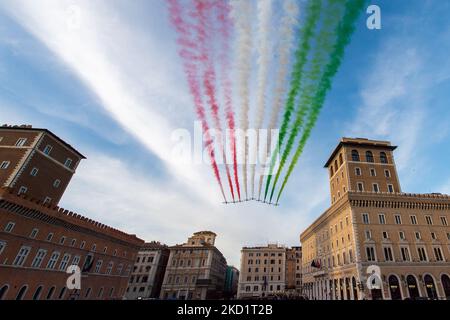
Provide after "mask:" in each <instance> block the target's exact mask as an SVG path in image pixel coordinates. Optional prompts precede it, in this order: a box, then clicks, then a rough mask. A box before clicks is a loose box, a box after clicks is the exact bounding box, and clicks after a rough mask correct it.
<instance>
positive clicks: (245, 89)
mask: <svg viewBox="0 0 450 320" xmlns="http://www.w3.org/2000/svg"><path fill="white" fill-rule="evenodd" d="M251 11H252V2H251V1H249V0H232V1H231V16H232V19H233V20H234V23H235V26H236V31H237V48H236V61H237V65H236V69H237V72H238V75H237V84H238V90H237V92H238V94H239V97H240V103H241V116H240V129H241V130H242V131H243V132H246V131H247V129H248V126H249V120H248V113H249V79H250V72H251V62H252V61H251V59H252V47H251V45H252V39H251V33H252V26H251V22H250V21H251V19H250V16H251ZM242 145H243V155H244V164H243V180H244V181H243V183H244V191H245V196H246V198H248V192H247V162H248V144H247V139H246V138H245V136H244V143H243V144H242Z"/></svg>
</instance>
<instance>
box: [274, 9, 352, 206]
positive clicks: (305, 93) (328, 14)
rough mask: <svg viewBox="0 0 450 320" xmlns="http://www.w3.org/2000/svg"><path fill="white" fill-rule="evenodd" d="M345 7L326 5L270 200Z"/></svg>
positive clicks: (309, 103) (331, 45)
mask: <svg viewBox="0 0 450 320" xmlns="http://www.w3.org/2000/svg"><path fill="white" fill-rule="evenodd" d="M344 7H345V0H329V1H328V5H327V6H326V11H325V13H324V18H323V22H322V26H321V31H320V33H319V35H318V37H317V43H316V47H315V49H314V54H313V58H312V61H311V66H310V67H309V69H308V71H307V72H306V74H305V76H304V78H303V80H304V81H303V85H302V86H301V89H300V94H299V101H298V106H297V112H296V117H295V121H294V124H293V126H292V130H291V133H290V135H289V139H288V141H287V143H286V148H285V149H284V151H283V154H282V156H281V161H280V165H279V166H278V170H277V173H276V175H275V179H274V181H273V185H272V191H271V193H270V201H272V198H273V195H274V192H275V187H276V185H277V182H278V179H279V178H280V174H281V172H282V170H283V168H284V165H285V164H286V161H287V159H288V156H289V154H290V152H291V150H292V148H293V147H294V142H295V139H296V137H297V136H298V134H299V133H300V129H301V127H302V125H303V119H304V117H305V115H306V114H307V112H308V107H309V106H310V105H311V103H312V98H313V94H314V92H315V91H316V90H317V88H318V85H319V80H320V76H321V72H322V71H323V69H324V66H325V63H326V54H327V53H329V52H330V51H331V50H332V49H333V44H334V42H335V32H333V30H335V29H336V26H337V24H338V23H339V20H340V18H341V17H342V11H343V10H342V9H343V8H344Z"/></svg>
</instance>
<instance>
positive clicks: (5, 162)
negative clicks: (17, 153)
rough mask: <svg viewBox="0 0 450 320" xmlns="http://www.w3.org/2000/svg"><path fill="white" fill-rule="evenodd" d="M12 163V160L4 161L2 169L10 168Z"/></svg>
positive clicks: (0, 167)
mask: <svg viewBox="0 0 450 320" xmlns="http://www.w3.org/2000/svg"><path fill="white" fill-rule="evenodd" d="M10 163H11V162H9V161H3V162H2V164H1V165H0V169H2V170H6V169H8V167H9V165H10Z"/></svg>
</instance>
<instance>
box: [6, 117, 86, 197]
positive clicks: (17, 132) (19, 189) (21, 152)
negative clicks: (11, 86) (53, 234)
mask: <svg viewBox="0 0 450 320" xmlns="http://www.w3.org/2000/svg"><path fill="white" fill-rule="evenodd" d="M0 151H1V158H0V187H4V188H10V189H12V190H13V191H14V192H15V193H17V194H26V195H27V196H28V197H30V198H33V199H36V200H39V201H41V202H42V203H45V204H51V205H58V203H59V201H60V200H61V197H62V195H63V194H64V191H65V190H66V188H67V186H68V184H69V182H70V180H71V179H72V176H73V175H74V174H75V171H76V169H77V166H78V164H79V163H80V161H81V160H82V159H85V157H84V156H83V155H82V154H81V153H79V152H78V151H77V150H75V149H74V148H73V147H72V146H70V145H69V144H67V143H66V142H64V141H63V140H62V139H60V138H59V137H57V136H56V135H55V134H53V133H52V132H50V131H49V130H47V129H37V128H33V127H32V126H29V125H22V126H8V125H3V126H1V127H0Z"/></svg>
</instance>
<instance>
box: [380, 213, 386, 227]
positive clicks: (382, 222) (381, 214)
mask: <svg viewBox="0 0 450 320" xmlns="http://www.w3.org/2000/svg"><path fill="white" fill-rule="evenodd" d="M378 220H380V224H386V216H385V215H384V213H380V214H379V215H378Z"/></svg>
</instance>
